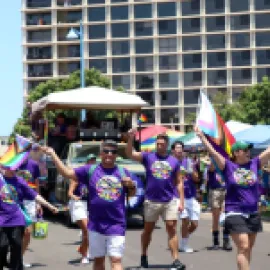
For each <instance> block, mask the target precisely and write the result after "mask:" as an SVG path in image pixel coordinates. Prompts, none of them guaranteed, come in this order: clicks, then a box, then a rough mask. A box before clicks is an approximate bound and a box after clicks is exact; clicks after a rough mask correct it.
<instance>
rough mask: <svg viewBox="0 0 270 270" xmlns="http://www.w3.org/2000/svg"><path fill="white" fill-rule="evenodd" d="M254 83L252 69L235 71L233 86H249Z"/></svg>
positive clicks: (233, 72)
mask: <svg viewBox="0 0 270 270" xmlns="http://www.w3.org/2000/svg"><path fill="white" fill-rule="evenodd" d="M251 81H252V71H251V69H233V70H232V83H233V84H249V83H251Z"/></svg>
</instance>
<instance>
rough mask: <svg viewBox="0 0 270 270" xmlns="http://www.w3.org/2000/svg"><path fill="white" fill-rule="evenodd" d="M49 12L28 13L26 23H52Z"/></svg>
mask: <svg viewBox="0 0 270 270" xmlns="http://www.w3.org/2000/svg"><path fill="white" fill-rule="evenodd" d="M51 19H52V16H51V14H50V13H40V14H28V15H27V16H26V24H27V25H48V24H51V23H52V20H51Z"/></svg>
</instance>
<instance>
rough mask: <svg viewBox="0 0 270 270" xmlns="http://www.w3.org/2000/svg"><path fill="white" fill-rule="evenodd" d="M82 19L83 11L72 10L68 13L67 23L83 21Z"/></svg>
mask: <svg viewBox="0 0 270 270" xmlns="http://www.w3.org/2000/svg"><path fill="white" fill-rule="evenodd" d="M58 19H60V18H58ZM81 19H82V12H81V11H70V12H68V13H67V23H78V22H80V21H81Z"/></svg>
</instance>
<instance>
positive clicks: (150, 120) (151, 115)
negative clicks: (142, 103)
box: [141, 109, 155, 124]
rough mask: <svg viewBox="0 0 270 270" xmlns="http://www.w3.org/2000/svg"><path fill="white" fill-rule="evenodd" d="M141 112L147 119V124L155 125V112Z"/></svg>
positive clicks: (149, 110)
mask: <svg viewBox="0 0 270 270" xmlns="http://www.w3.org/2000/svg"><path fill="white" fill-rule="evenodd" d="M141 112H142V114H144V115H145V116H146V117H147V124H155V110H151V109H146V110H142V111H141Z"/></svg>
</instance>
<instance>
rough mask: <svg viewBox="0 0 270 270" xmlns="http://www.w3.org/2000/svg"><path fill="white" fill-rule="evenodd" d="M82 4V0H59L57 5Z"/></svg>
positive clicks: (70, 5)
mask: <svg viewBox="0 0 270 270" xmlns="http://www.w3.org/2000/svg"><path fill="white" fill-rule="evenodd" d="M81 4H82V0H58V1H57V6H59V7H72V6H80V5H81Z"/></svg>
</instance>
